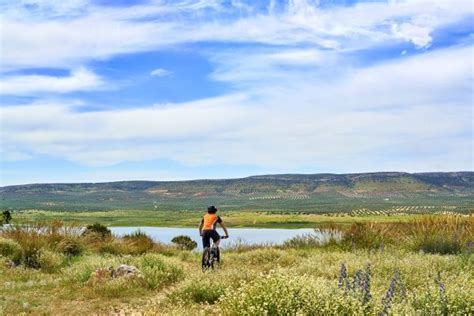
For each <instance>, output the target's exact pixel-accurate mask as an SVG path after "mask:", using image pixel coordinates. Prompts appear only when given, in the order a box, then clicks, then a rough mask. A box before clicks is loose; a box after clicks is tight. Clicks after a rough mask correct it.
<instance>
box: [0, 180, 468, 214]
mask: <svg viewBox="0 0 474 316" xmlns="http://www.w3.org/2000/svg"><path fill="white" fill-rule="evenodd" d="M0 196H1V200H0V209H5V210H7V209H8V210H13V211H15V212H16V211H23V210H48V211H61V212H64V211H67V212H85V211H115V210H143V211H162V212H176V211H202V210H205V209H206V207H207V206H208V205H218V206H219V207H220V208H221V209H223V210H228V211H248V210H250V211H255V210H260V211H280V212H304V213H311V214H322V213H344V212H345V213H349V212H379V211H380V212H385V213H397V212H403V213H408V214H418V213H433V212H456V213H470V212H472V211H473V209H472V207H473V205H474V172H458V173H425V174H408V173H367V174H347V175H334V174H315V175H291V174H290V175H267V176H254V177H248V178H243V179H227V180H196V181H181V182H179V181H174V182H159V181H126V182H112V183H80V184H31V185H22V186H8V187H2V188H0ZM422 206H423V207H424V208H422ZM402 208H403V210H401V209H402ZM405 208H406V209H405Z"/></svg>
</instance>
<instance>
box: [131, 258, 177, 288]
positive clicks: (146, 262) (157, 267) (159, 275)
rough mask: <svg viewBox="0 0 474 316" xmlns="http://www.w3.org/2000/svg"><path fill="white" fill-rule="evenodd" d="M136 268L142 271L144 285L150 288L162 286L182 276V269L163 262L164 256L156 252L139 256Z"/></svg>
mask: <svg viewBox="0 0 474 316" xmlns="http://www.w3.org/2000/svg"><path fill="white" fill-rule="evenodd" d="M138 269H139V270H140V271H141V272H142V274H143V277H144V279H145V282H146V285H147V287H148V288H150V289H158V288H162V287H164V286H168V285H171V284H173V283H175V282H178V281H181V280H182V279H183V278H184V271H183V269H181V268H180V267H178V266H176V265H173V264H169V263H165V261H164V258H163V257H162V256H161V255H157V254H146V255H144V256H143V257H141V258H140V261H139V264H138Z"/></svg>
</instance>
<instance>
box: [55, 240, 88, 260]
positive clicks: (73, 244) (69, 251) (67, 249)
mask: <svg viewBox="0 0 474 316" xmlns="http://www.w3.org/2000/svg"><path fill="white" fill-rule="evenodd" d="M57 249H58V250H59V251H60V252H61V253H63V254H64V255H66V256H68V257H76V256H79V255H81V254H82V252H83V246H82V244H81V242H80V241H79V240H78V239H74V238H65V239H63V240H62V241H60V242H59V244H58V245H57Z"/></svg>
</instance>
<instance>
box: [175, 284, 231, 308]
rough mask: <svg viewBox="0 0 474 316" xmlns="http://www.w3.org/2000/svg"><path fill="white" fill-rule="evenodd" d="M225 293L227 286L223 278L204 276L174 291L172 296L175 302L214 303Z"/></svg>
mask: <svg viewBox="0 0 474 316" xmlns="http://www.w3.org/2000/svg"><path fill="white" fill-rule="evenodd" d="M224 293H225V287H224V285H223V282H222V280H220V279H216V278H205V277H203V278H201V279H199V280H192V282H189V283H187V284H186V285H185V286H184V287H183V288H181V289H179V290H178V291H176V292H174V293H173V295H172V297H171V298H172V300H173V301H175V302H186V303H197V304H203V303H206V304H214V303H216V302H217V301H218V300H219V298H220V297H221V296H222V295H224Z"/></svg>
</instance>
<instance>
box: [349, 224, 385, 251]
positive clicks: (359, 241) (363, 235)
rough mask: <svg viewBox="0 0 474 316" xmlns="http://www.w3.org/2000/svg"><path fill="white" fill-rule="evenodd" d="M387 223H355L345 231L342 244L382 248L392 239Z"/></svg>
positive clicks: (363, 247)
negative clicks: (388, 232) (388, 234)
mask: <svg viewBox="0 0 474 316" xmlns="http://www.w3.org/2000/svg"><path fill="white" fill-rule="evenodd" d="M388 229H389V228H388V227H387V226H386V225H381V224H375V223H354V224H352V225H351V227H350V228H349V229H348V230H347V231H345V232H344V234H343V237H342V240H341V244H342V245H343V247H344V248H348V249H352V248H356V249H357V248H362V249H380V248H382V247H383V246H384V245H385V244H386V243H390V242H391V240H390V238H389V237H388V236H387V233H386V232H387V230H388Z"/></svg>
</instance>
